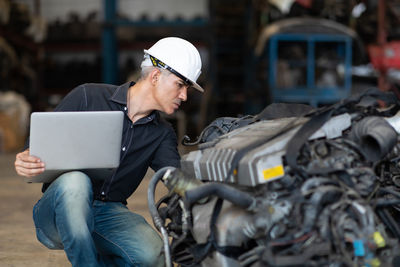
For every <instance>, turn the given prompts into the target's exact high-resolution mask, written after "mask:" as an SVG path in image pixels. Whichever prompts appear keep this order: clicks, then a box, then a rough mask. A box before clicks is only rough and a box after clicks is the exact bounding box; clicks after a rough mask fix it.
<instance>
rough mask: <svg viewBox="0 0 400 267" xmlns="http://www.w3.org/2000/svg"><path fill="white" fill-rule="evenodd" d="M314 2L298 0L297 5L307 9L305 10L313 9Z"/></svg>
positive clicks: (311, 0)
mask: <svg viewBox="0 0 400 267" xmlns="http://www.w3.org/2000/svg"><path fill="white" fill-rule="evenodd" d="M312 2H313V0H296V3H298V4H299V5H301V6H303V7H305V8H311V6H312Z"/></svg>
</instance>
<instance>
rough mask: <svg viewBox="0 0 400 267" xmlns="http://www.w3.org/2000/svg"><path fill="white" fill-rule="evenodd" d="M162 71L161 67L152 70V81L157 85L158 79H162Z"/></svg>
mask: <svg viewBox="0 0 400 267" xmlns="http://www.w3.org/2000/svg"><path fill="white" fill-rule="evenodd" d="M160 76H161V71H160V70H159V69H156V68H154V70H153V71H152V72H150V81H151V83H152V84H153V85H156V83H157V82H158V80H159V79H160Z"/></svg>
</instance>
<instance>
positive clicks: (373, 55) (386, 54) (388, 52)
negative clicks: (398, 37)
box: [368, 41, 400, 70]
mask: <svg viewBox="0 0 400 267" xmlns="http://www.w3.org/2000/svg"><path fill="white" fill-rule="evenodd" d="M368 54H369V58H370V60H371V63H372V65H373V66H374V68H376V69H378V70H386V69H390V68H394V69H400V41H393V42H388V43H386V44H385V45H382V46H379V45H369V46H368Z"/></svg>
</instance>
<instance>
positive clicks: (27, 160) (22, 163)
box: [14, 150, 45, 177]
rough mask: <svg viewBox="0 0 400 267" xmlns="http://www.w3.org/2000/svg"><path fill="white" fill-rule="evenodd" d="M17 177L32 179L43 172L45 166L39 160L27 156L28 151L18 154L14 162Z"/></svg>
mask: <svg viewBox="0 0 400 267" xmlns="http://www.w3.org/2000/svg"><path fill="white" fill-rule="evenodd" d="M14 165H15V171H16V172H17V174H18V175H21V176H25V177H32V176H35V175H38V174H40V173H42V172H44V169H45V165H44V163H43V162H41V161H40V159H39V158H37V157H34V156H31V155H29V150H25V151H24V152H21V153H18V154H17V156H16V159H15V162H14Z"/></svg>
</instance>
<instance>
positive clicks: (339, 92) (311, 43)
mask: <svg viewBox="0 0 400 267" xmlns="http://www.w3.org/2000/svg"><path fill="white" fill-rule="evenodd" d="M282 43H285V44H290V43H292V44H302V45H304V46H305V47H306V55H307V56H306V58H305V59H304V61H303V62H302V63H300V64H299V62H297V63H294V64H297V67H300V68H301V67H303V68H305V69H306V74H305V75H306V82H305V84H298V85H295V86H292V87H282V86H280V85H279V84H278V82H277V77H278V75H280V73H278V61H279V59H280V58H279V52H280V51H279V47H280V44H282ZM327 43H329V44H334V45H335V44H336V48H337V49H336V53H337V57H338V58H339V59H340V61H341V62H340V63H339V64H341V65H342V66H343V67H344V70H343V82H341V83H340V84H337V85H335V86H323V85H319V86H318V85H317V84H316V68H317V67H318V66H317V64H316V46H317V45H318V44H321V45H324V44H327ZM351 49H352V39H351V37H350V36H347V35H340V34H339V35H337V34H297V33H283V34H275V35H273V36H272V37H271V39H270V42H269V73H268V77H269V88H270V92H271V96H272V100H273V101H274V102H299V103H308V104H310V105H312V106H317V105H318V104H319V103H333V102H337V101H339V100H340V99H343V98H345V97H347V96H349V94H350V90H351V64H352V50H351ZM288 64H289V65H290V64H291V62H289V63H288ZM337 64H338V63H337V62H332V65H337ZM295 66H296V65H295Z"/></svg>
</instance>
